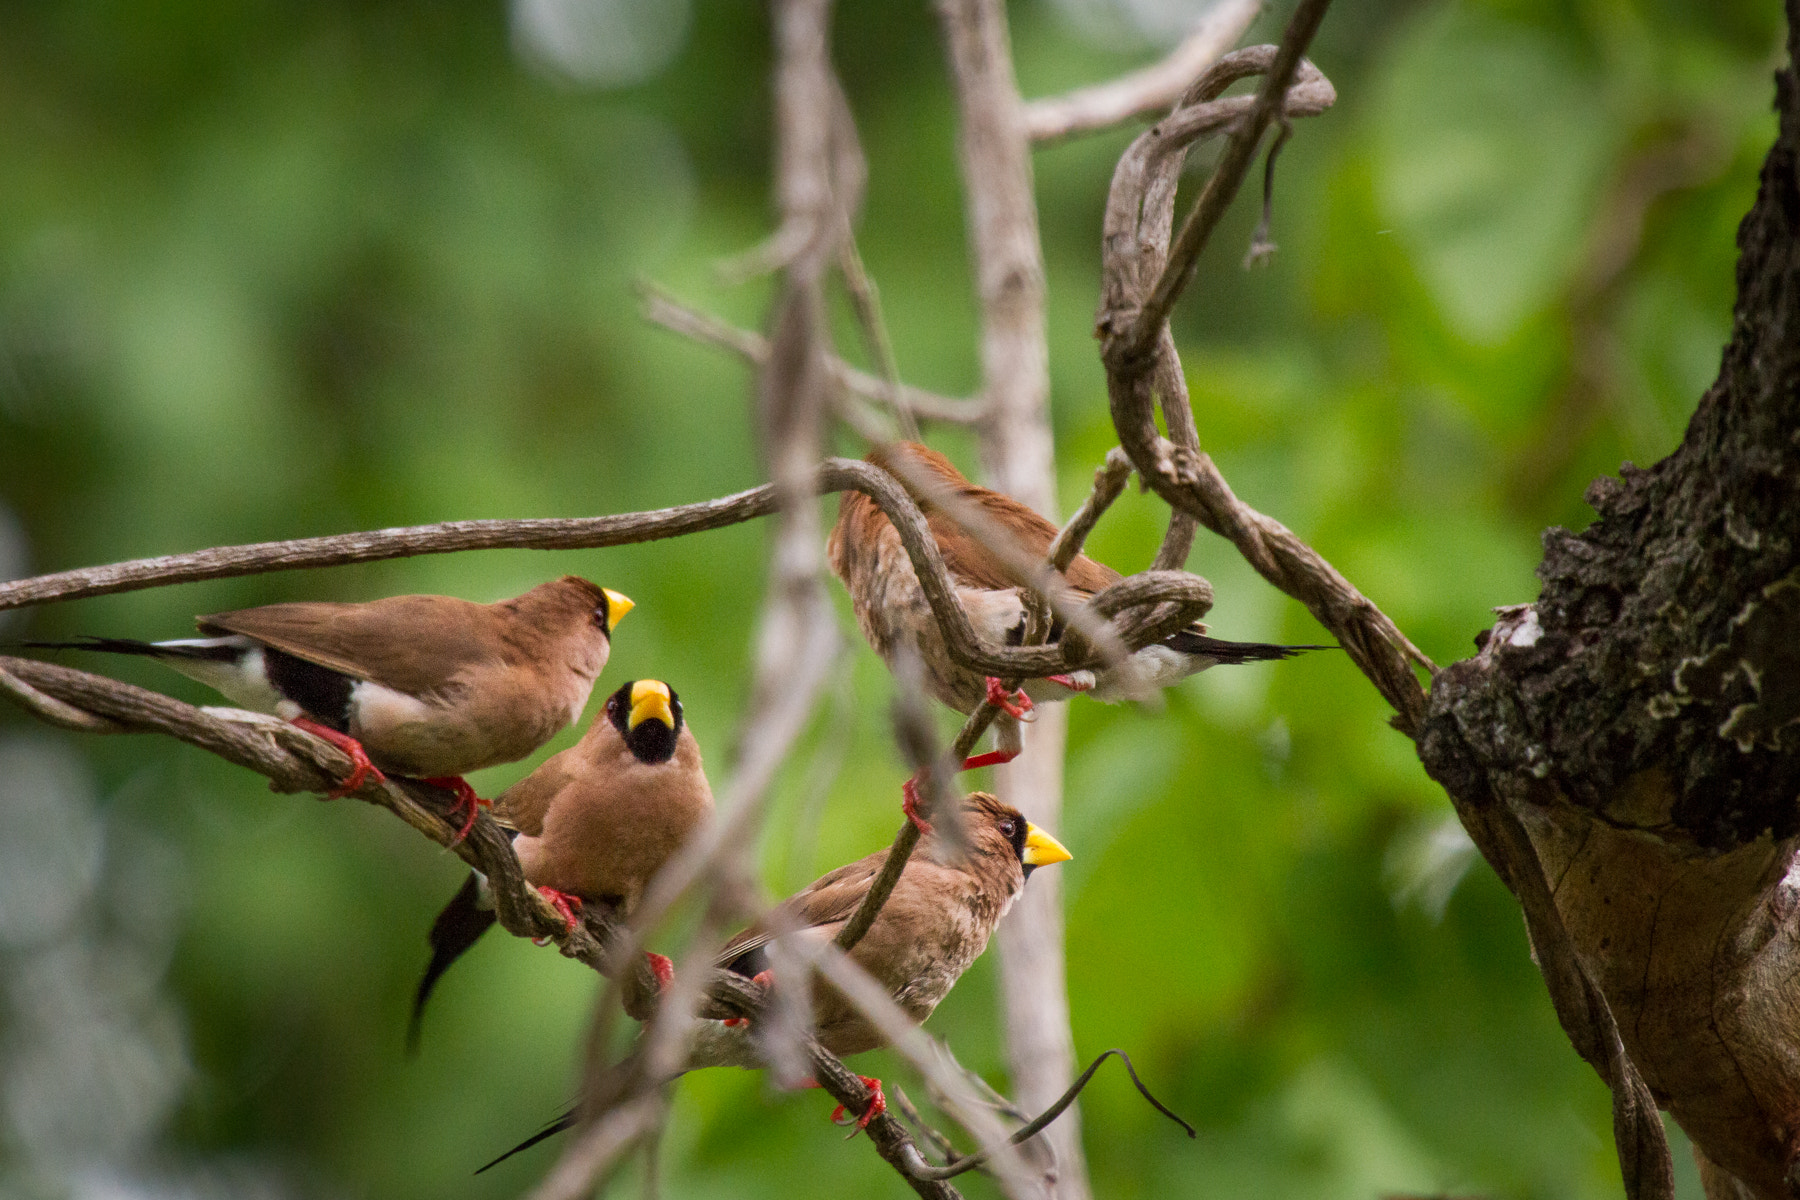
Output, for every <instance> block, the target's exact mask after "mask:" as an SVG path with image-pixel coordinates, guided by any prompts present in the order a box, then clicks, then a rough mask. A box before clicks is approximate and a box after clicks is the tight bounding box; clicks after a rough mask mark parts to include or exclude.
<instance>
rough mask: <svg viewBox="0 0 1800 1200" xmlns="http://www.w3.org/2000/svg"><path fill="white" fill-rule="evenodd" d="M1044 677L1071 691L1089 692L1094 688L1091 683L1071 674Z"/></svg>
mask: <svg viewBox="0 0 1800 1200" xmlns="http://www.w3.org/2000/svg"><path fill="white" fill-rule="evenodd" d="M1044 678H1045V679H1046V680H1048V681H1049V682H1051V683H1054V684H1059V685H1061V686H1062V687H1066V688H1068V689H1069V690H1070V691H1071V692H1091V691H1093V690H1094V685H1093V684H1091V683H1083V682H1081V681H1080V680H1078V679H1076V678H1075V677H1074V676H1073V675H1046V676H1044Z"/></svg>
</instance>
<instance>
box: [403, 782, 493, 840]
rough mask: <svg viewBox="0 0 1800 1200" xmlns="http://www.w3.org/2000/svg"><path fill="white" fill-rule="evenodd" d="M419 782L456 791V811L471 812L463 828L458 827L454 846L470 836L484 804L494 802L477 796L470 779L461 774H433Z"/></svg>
mask: <svg viewBox="0 0 1800 1200" xmlns="http://www.w3.org/2000/svg"><path fill="white" fill-rule="evenodd" d="M419 782H421V783H429V784H430V785H431V786H432V787H441V788H443V789H444V790H445V791H449V792H455V793H456V811H457V812H459V813H460V812H465V811H466V812H467V813H468V814H469V819H468V820H466V821H464V822H463V823H462V828H460V829H458V830H457V831H456V836H455V837H454V838H452V839H450V844H451V845H452V846H454V845H456V843H458V842H460V841H462V840H463V839H464V838H466V837H468V836H469V830H471V829H473V828H475V814H476V813H478V812H480V811H481V808H482V806H484V805H488V804H492V803H493V801H492V800H483V799H482V798H481V797H480V796H477V795H476V794H475V789H474V788H472V787H470V786H469V781H468V780H466V779H464V778H463V777H462V776H461V775H432V776H428V777H427V778H425V779H422V780H420V781H419Z"/></svg>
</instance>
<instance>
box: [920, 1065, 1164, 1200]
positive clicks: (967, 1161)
mask: <svg viewBox="0 0 1800 1200" xmlns="http://www.w3.org/2000/svg"><path fill="white" fill-rule="evenodd" d="M1115 1054H1116V1055H1118V1056H1119V1060H1120V1061H1121V1062H1123V1063H1124V1064H1125V1070H1126V1071H1127V1072H1128V1073H1129V1074H1130V1075H1131V1083H1132V1086H1133V1087H1135V1088H1137V1090H1138V1094H1139V1095H1140V1096H1142V1097H1143V1098H1144V1099H1145V1100H1147V1101H1149V1102H1150V1107H1152V1108H1154V1109H1155V1110H1156V1111H1157V1112H1159V1113H1161V1114H1162V1115H1163V1116H1165V1117H1167V1118H1169V1120H1171V1121H1173V1122H1175V1123H1176V1124H1177V1125H1179V1126H1181V1127H1182V1128H1183V1129H1185V1130H1187V1135H1188V1136H1189V1137H1190V1138H1191V1137H1198V1136H1199V1134H1198V1131H1197V1130H1195V1128H1194V1127H1193V1126H1192V1125H1189V1124H1188V1123H1187V1122H1186V1121H1184V1120H1182V1119H1181V1118H1180V1117H1178V1116H1176V1115H1175V1113H1174V1112H1173V1111H1171V1110H1170V1108H1169V1107H1168V1106H1167V1105H1165V1104H1164V1103H1163V1102H1162V1101H1161V1100H1158V1099H1157V1098H1156V1097H1155V1096H1153V1095H1151V1093H1150V1089H1149V1088H1147V1087H1145V1086H1144V1081H1143V1080H1141V1079H1139V1078H1138V1073H1137V1068H1136V1067H1134V1066H1132V1065H1131V1056H1130V1055H1129V1054H1127V1053H1125V1052H1124V1051H1123V1050H1120V1049H1118V1048H1116V1047H1115V1048H1113V1049H1111V1050H1107V1051H1105V1052H1103V1053H1102V1054H1101V1055H1100V1056H1099V1057H1098V1058H1096V1059H1095V1060H1094V1061H1093V1062H1091V1063H1089V1064H1088V1068H1087V1070H1085V1071H1083V1072H1082V1073H1081V1074H1080V1075H1079V1076H1077V1077H1076V1079H1075V1082H1074V1083H1071V1084H1070V1085H1069V1089H1068V1091H1066V1092H1064V1093H1063V1094H1062V1095H1061V1096H1059V1097H1057V1099H1056V1100H1055V1102H1053V1103H1052V1104H1051V1105H1050V1106H1049V1107H1048V1108H1046V1109H1044V1111H1043V1112H1041V1113H1039V1114H1038V1115H1037V1116H1036V1117H1034V1118H1032V1119H1031V1120H1030V1121H1028V1122H1027V1123H1026V1124H1024V1125H1022V1126H1020V1127H1019V1128H1018V1129H1016V1130H1014V1131H1013V1133H1012V1136H1011V1137H1009V1138H1007V1139H1006V1140H1007V1141H1009V1142H1011V1143H1012V1144H1013V1145H1015V1146H1019V1145H1023V1144H1024V1143H1026V1142H1028V1141H1030V1140H1031V1139H1032V1138H1034V1137H1036V1136H1037V1135H1038V1134H1040V1133H1042V1132H1043V1131H1044V1130H1045V1129H1046V1128H1048V1127H1049V1125H1050V1123H1051V1122H1052V1121H1055V1120H1056V1118H1058V1117H1060V1116H1062V1115H1063V1112H1064V1110H1066V1109H1067V1108H1068V1107H1069V1105H1071V1104H1073V1103H1075V1097H1077V1096H1079V1095H1080V1094H1081V1090H1082V1089H1083V1088H1085V1087H1086V1086H1087V1085H1088V1081H1089V1080H1091V1079H1093V1077H1094V1073H1095V1072H1096V1071H1098V1070H1099V1069H1100V1064H1102V1063H1104V1062H1105V1061H1106V1060H1107V1059H1108V1058H1111V1057H1112V1056H1113V1055H1115ZM992 1153H993V1151H991V1150H977V1151H976V1152H975V1153H973V1154H966V1155H961V1156H959V1157H957V1158H956V1159H955V1160H953V1161H951V1162H949V1163H946V1164H945V1165H943V1166H941V1167H931V1168H928V1169H927V1170H926V1171H925V1172H924V1174H925V1177H926V1178H928V1179H954V1178H956V1177H957V1176H958V1175H962V1174H965V1173H966V1172H969V1171H973V1170H975V1169H976V1168H977V1167H980V1166H982V1165H983V1164H985V1163H986V1162H987V1160H988V1158H989V1157H990V1156H991V1155H992Z"/></svg>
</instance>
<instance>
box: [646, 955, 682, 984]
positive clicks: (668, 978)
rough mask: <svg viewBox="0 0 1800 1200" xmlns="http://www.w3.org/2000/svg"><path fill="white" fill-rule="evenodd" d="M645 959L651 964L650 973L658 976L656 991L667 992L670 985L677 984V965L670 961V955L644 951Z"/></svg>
mask: <svg viewBox="0 0 1800 1200" xmlns="http://www.w3.org/2000/svg"><path fill="white" fill-rule="evenodd" d="M644 958H645V960H646V961H648V962H649V964H650V973H651V974H652V975H654V976H656V990H657V991H659V992H666V991H668V990H669V985H670V984H671V983H674V982H675V964H674V963H672V962H670V961H669V958H668V955H666V954H656V953H654V952H652V951H649V950H646V951H644Z"/></svg>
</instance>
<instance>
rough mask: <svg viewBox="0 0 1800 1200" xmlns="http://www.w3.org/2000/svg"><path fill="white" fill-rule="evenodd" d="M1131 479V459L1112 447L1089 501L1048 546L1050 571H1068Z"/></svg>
mask: <svg viewBox="0 0 1800 1200" xmlns="http://www.w3.org/2000/svg"><path fill="white" fill-rule="evenodd" d="M1130 478H1131V459H1129V458H1127V457H1126V456H1125V452H1124V451H1123V450H1121V449H1119V448H1118V447H1117V446H1114V447H1113V448H1112V449H1111V450H1108V451H1107V452H1106V462H1105V463H1103V464H1102V465H1101V466H1100V468H1099V469H1098V470H1096V471H1095V472H1094V490H1093V491H1091V492H1089V493H1088V498H1087V499H1086V500H1085V501H1083V502H1082V505H1081V507H1080V508H1078V509H1076V510H1075V515H1074V516H1072V517H1070V518H1069V520H1068V523H1067V524H1066V525H1064V526H1063V527H1062V528H1061V529H1059V530H1058V531H1057V533H1056V540H1055V541H1053V542H1051V543H1050V550H1049V552H1048V553H1046V554H1045V555H1044V561H1045V563H1046V564H1047V565H1048V566H1049V568H1050V569H1051V570H1052V571H1056V572H1059V573H1060V572H1063V571H1067V570H1068V569H1069V564H1070V563H1072V562H1074V561H1075V556H1076V555H1078V554H1080V553H1081V547H1082V546H1083V545H1084V544H1086V542H1087V539H1088V534H1090V533H1092V532H1093V531H1094V526H1096V525H1098V524H1099V523H1100V518H1101V517H1102V516H1104V515H1105V513H1106V510H1107V509H1109V508H1111V507H1112V503H1113V501H1114V500H1117V499H1118V498H1119V493H1121V492H1123V491H1124V490H1125V481H1126V480H1127V479H1130Z"/></svg>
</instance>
